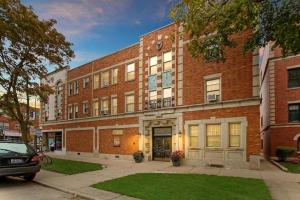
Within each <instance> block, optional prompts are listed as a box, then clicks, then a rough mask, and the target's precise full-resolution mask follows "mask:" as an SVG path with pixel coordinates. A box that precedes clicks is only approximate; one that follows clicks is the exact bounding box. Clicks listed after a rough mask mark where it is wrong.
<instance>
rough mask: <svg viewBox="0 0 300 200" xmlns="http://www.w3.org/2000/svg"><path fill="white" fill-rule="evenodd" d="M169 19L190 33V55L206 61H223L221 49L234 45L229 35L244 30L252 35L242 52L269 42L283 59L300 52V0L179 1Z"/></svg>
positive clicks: (234, 42) (263, 45)
mask: <svg viewBox="0 0 300 200" xmlns="http://www.w3.org/2000/svg"><path fill="white" fill-rule="evenodd" d="M171 17H172V18H173V19H174V20H175V22H177V23H180V24H182V25H183V27H184V29H185V31H186V32H188V33H189V35H190V37H191V42H190V44H189V49H190V52H191V54H192V55H193V56H197V55H199V54H202V55H203V56H204V58H205V59H206V60H208V61H220V60H224V59H225V58H224V48H225V47H234V46H235V45H236V41H234V39H233V37H231V36H232V35H233V34H236V33H240V32H242V31H245V30H251V31H252V32H253V34H252V36H251V37H250V38H249V39H248V40H247V42H246V44H245V45H244V46H243V50H244V52H245V51H251V50H255V49H257V48H260V47H265V46H266V45H267V44H269V42H274V43H273V46H272V47H273V48H276V47H279V48H281V49H282V54H283V56H287V55H289V54H297V53H299V52H300V0H181V1H180V2H179V3H178V4H176V5H175V6H174V7H173V9H172V10H171Z"/></svg>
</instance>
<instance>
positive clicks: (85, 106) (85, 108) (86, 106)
mask: <svg viewBox="0 0 300 200" xmlns="http://www.w3.org/2000/svg"><path fill="white" fill-rule="evenodd" d="M82 112H83V113H84V114H88V113H89V103H88V102H84V103H83V104H82Z"/></svg>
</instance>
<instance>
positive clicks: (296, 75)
mask: <svg viewBox="0 0 300 200" xmlns="http://www.w3.org/2000/svg"><path fill="white" fill-rule="evenodd" d="M288 87H289V88H294V87H300V67H299V68H296V69H289V70H288Z"/></svg>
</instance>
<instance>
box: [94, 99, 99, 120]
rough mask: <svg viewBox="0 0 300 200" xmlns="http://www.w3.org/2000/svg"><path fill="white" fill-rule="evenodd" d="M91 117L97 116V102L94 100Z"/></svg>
mask: <svg viewBox="0 0 300 200" xmlns="http://www.w3.org/2000/svg"><path fill="white" fill-rule="evenodd" d="M93 116H99V102H98V100H94V102H93Z"/></svg>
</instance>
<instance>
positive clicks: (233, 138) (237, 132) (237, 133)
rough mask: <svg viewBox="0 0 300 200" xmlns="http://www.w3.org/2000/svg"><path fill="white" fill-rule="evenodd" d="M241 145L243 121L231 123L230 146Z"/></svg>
mask: <svg viewBox="0 0 300 200" xmlns="http://www.w3.org/2000/svg"><path fill="white" fill-rule="evenodd" d="M240 146H241V123H229V147H240Z"/></svg>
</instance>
